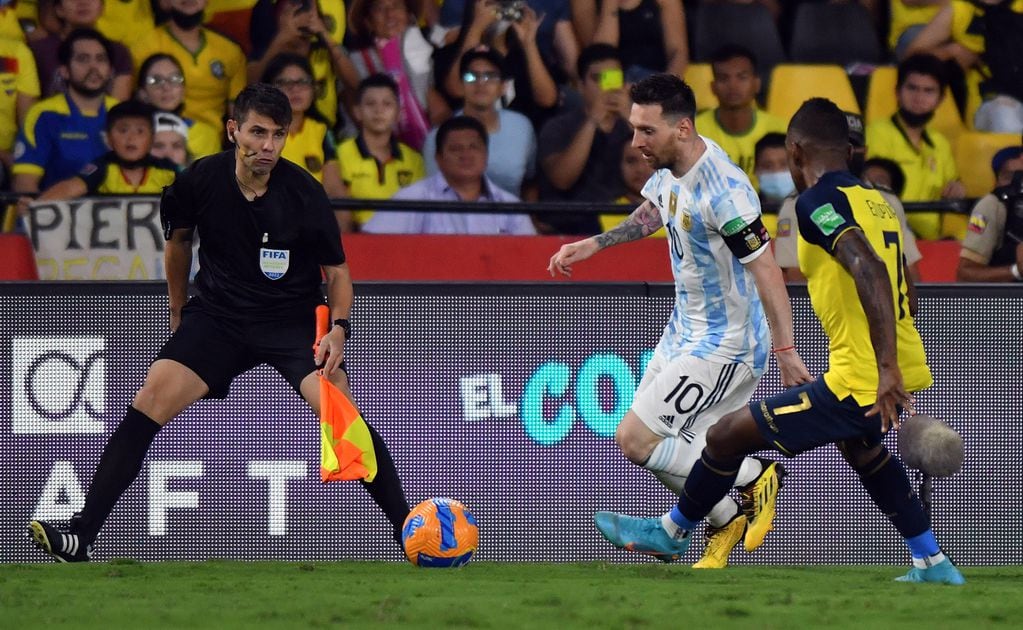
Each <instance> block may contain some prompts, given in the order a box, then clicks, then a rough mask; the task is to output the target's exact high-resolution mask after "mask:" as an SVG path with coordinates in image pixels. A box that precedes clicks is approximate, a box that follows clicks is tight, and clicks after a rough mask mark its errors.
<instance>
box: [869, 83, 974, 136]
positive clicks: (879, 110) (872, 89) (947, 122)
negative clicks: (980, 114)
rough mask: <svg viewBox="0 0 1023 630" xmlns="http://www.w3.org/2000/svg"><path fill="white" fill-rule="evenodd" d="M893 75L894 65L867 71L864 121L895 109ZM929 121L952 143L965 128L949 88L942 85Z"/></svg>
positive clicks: (882, 115)
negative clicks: (943, 89)
mask: <svg viewBox="0 0 1023 630" xmlns="http://www.w3.org/2000/svg"><path fill="white" fill-rule="evenodd" d="M897 79H898V69H897V68H896V67H895V66H879V67H877V68H875V69H874V71H873V72H871V73H870V82H869V83H868V84H867V103H866V106H865V107H864V110H865V111H864V113H863V117H864V118H865V119H866V122H867V124H870V123H872V122H874V121H875V120H882V119H884V118H888V117H890V116H891V115H892V114H894V113H895V110H896V109H898V104H897V102H896V100H895V83H896V81H897ZM931 125H932V126H933V127H934V128H935V129H937V130H938V131H940V132H941V133H943V134H944V135H945V137H946V138H948V139H949V141H950V142H953V143H954V142H955V140H956V138H958V137H959V134H961V133H963V132H964V131H966V125H964V124H963V119H962V118H961V117H960V116H959V108H958V107H956V103H955V99H954V98H952V92H951V91H950V90H949V89H947V88H946V89H945V98H944V99H942V101H941V105H938V109H937V111H935V112H934V119H933V120H932V121H931Z"/></svg>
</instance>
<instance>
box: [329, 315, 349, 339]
mask: <svg viewBox="0 0 1023 630" xmlns="http://www.w3.org/2000/svg"><path fill="white" fill-rule="evenodd" d="M333 325H334V326H339V327H341V328H344V329H345V339H350V338H351V336H352V324H351V323H350V322H349V321H348V320H347V319H335V320H334V322H333Z"/></svg>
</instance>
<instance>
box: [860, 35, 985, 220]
mask: <svg viewBox="0 0 1023 630" xmlns="http://www.w3.org/2000/svg"><path fill="white" fill-rule="evenodd" d="M945 86H946V81H945V72H944V66H943V64H942V62H941V61H940V60H939V59H938V58H937V57H934V56H933V55H913V56H911V57H907V58H906V59H905V60H904V61H903V62H902V63H900V64H899V70H898V78H897V80H896V87H895V96H896V101H897V103H898V111H897V112H896V113H895V114H893V115H892V117H891V118H888V119H886V120H876V121H874V122H872V123H870V124H869V125H867V150H868V157H884V158H888V159H890V160H892V161H894V162H896V163H897V164H898V165H899V166H900V167H901V168H902V172H903V173H904V174H905V175H906V189H905V192H904V193H903V195H902V200H903V201H937V200H939V199H962V198H963V197H965V196H966V188H965V187H964V186H963V183H962V182H961V181H959V174H958V171H957V170H956V165H955V159H954V158H953V156H952V145H951V144H950V143H949V141H948V139H947V138H946V137H945V136H944V135H942V134H941V132H939V131H937V130H935V129H932V128H930V127H928V125H927V123H929V122H930V120H931V118H932V117H933V116H934V112H935V110H937V109H938V105H939V104H940V103H941V99H942V98H943V95H944V93H945ZM909 226H910V228H912V229H913V232H914V233H915V234H916V235H917V237H919V238H924V239H937V238H939V237H940V233H941V215H940V214H939V213H937V212H914V213H912V214H911V215H910V216H909Z"/></svg>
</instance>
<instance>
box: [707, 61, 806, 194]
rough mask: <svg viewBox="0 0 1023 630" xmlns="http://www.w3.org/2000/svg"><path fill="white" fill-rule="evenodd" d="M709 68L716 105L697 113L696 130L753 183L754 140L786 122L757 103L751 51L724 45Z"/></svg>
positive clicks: (782, 130)
mask: <svg viewBox="0 0 1023 630" xmlns="http://www.w3.org/2000/svg"><path fill="white" fill-rule="evenodd" d="M711 70H712V71H713V73H714V80H713V81H712V82H711V84H710V89H711V91H712V92H714V96H716V97H717V98H718V103H719V104H718V107H716V108H714V109H709V110H706V111H704V112H702V113H701V114H698V115H697V116H696V130H697V132H699V134H700V135H701V136H704V137H707V138H710V139H711V140H713V141H714V142H716V143H717V144H718V145H719V146H720V147H721V148H722V149H724V150H725V153H727V154H728V157H730V158H731V159H732V161H733V162H735V163H736V164H738V165H739V167H740V168H742V170H743V171H745V172H746V175H748V176H749V178H750V181H751V182H752V183H753V184H754V185H756V178H755V176H754V168H753V165H754V162H755V158H756V146H757V141H758V140H760V139H761V138H763V137H764V135H765V134H767V133H770V132H772V131H773V132H777V133H785V130H786V128H787V126H788V125H787V123H786V121H784V120H782V119H780V118H778V117H777V116H773V115H771V114H768V113H767V112H765V111H763V110H761V109H760V108H759V107H758V106H757V93H758V92H759V91H760V76H759V75H758V74H757V58H756V56H754V54H753V53H752V52H750V51H749V50H747V49H745V48H743V47H741V46H732V45H729V46H723V47H721V48H720V49H718V50H717V51H715V53H714V55H713V57H712V59H711ZM696 105H697V107H699V105H700V104H699V103H697V104H696Z"/></svg>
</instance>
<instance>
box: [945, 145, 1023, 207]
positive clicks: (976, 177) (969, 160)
mask: <svg viewBox="0 0 1023 630" xmlns="http://www.w3.org/2000/svg"><path fill="white" fill-rule="evenodd" d="M1013 146H1019V134H1016V133H986V132H983V131H967V132H964V133H962V134H960V136H959V137H958V138H956V142H955V146H954V147H953V152H954V153H955V160H956V169H957V170H958V171H959V179H961V180H962V182H963V184H964V185H965V186H966V196H967V197H982V196H984V195H986V194H988V193H989V192H991V191H992V190H994V187H995V174H994V172H992V170H991V158H992V157H993V156H994V154H995V153H997V152H998V150H999V149H1004V148H1005V147H1013Z"/></svg>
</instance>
